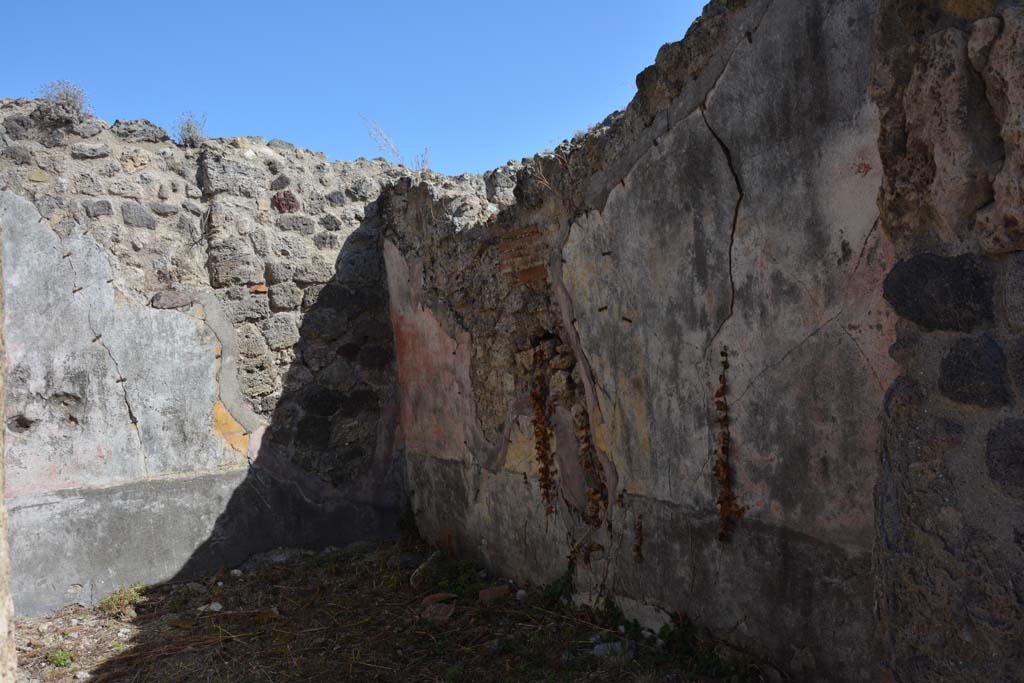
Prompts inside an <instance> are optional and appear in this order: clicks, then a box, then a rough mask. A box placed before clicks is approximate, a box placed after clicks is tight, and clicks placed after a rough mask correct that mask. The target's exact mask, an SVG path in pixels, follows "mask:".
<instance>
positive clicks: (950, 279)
mask: <svg viewBox="0 0 1024 683" xmlns="http://www.w3.org/2000/svg"><path fill="white" fill-rule="evenodd" d="M992 281H993V273H992V267H991V265H990V264H989V262H988V261H987V260H986V259H984V258H982V257H980V256H978V255H976V254H964V255H962V256H956V257H947V256H937V255H935V254H920V255H918V256H914V257H912V258H910V259H907V260H905V261H900V262H899V263H897V264H896V266H895V267H893V269H892V270H891V271H889V274H888V275H887V276H886V278H885V285H884V294H885V300H886V301H888V302H889V304H890V305H891V306H892V307H893V308H894V309H896V312H897V313H899V314H900V315H901V316H902V317H904V318H907V319H909V320H913V321H914V322H915V323H917V324H918V325H920V326H921V327H924V328H926V329H929V330H955V331H958V332H970V331H971V330H972V329H974V327H975V326H976V325H978V324H979V323H981V322H983V321H987V320H991V319H992V290H993V285H992Z"/></svg>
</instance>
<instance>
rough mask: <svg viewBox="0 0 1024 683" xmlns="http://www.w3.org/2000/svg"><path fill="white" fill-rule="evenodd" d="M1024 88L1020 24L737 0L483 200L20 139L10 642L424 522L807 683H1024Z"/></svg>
mask: <svg viewBox="0 0 1024 683" xmlns="http://www.w3.org/2000/svg"><path fill="white" fill-rule="evenodd" d="M1022 74H1024V10H1022V8H1021V7H1020V3H1018V2H995V1H994V0H991V1H990V0H970V1H966V0H965V1H963V2H960V1H958V0H928V1H926V2H920V1H917V0H915V1H914V2H909V1H903V0H829V1H828V2H826V1H825V0H820V1H819V0H812V1H808V0H721V1H716V2H712V3H711V4H709V5H708V7H707V8H706V9H705V11H704V14H703V16H702V17H701V18H700V19H699V20H698V21H697V22H696V23H695V24H694V26H693V27H692V28H691V29H690V31H689V32H688V34H687V36H686V39H685V40H683V41H681V42H678V43H672V44H668V45H665V46H663V47H662V48H661V50H660V51H659V52H658V56H657V60H656V62H655V64H654V65H653V66H651V67H649V68H648V69H646V70H644V71H643V72H642V73H641V74H640V75H639V76H638V78H637V85H638V93H637V95H636V97H635V98H634V100H633V102H631V103H630V105H629V106H628V107H627V108H626V109H625V110H624V111H622V112H617V113H615V114H613V115H612V116H610V117H609V118H608V119H607V120H605V121H604V122H602V123H601V124H600V125H598V126H595V127H594V129H593V130H591V131H589V132H588V133H586V134H585V135H580V136H577V137H576V138H575V139H573V140H572V141H566V142H565V143H564V144H562V145H560V146H559V147H558V148H557V149H556V150H554V151H553V152H548V153H544V154H540V155H537V156H535V157H533V158H531V159H525V160H523V161H522V162H518V163H511V162H510V163H509V164H508V165H506V166H503V167H501V168H499V169H496V170H494V171H492V172H489V173H487V174H484V176H482V177H478V176H470V175H464V176H459V177H445V176H442V175H439V174H436V173H432V172H429V171H424V172H417V173H413V172H411V171H409V170H408V169H405V168H402V167H396V166H392V165H389V164H387V163H385V162H383V161H381V160H375V161H367V160H358V161H355V162H328V161H327V160H326V159H325V158H324V157H323V156H322V155H318V154H314V153H312V152H308V151H306V150H301V149H296V148H294V147H293V146H291V145H288V144H287V143H282V142H280V141H270V142H266V141H264V140H263V139H261V138H232V139H221V140H207V141H205V142H204V143H203V144H202V145H201V146H200V147H198V148H195V149H191V148H183V147H179V146H178V145H175V144H174V143H173V142H171V141H170V140H169V139H168V137H167V134H166V133H165V132H164V131H162V130H160V129H159V128H157V127H155V126H153V125H152V124H150V123H148V122H146V121H118V122H115V123H114V124H113V125H108V124H107V123H105V122H103V121H99V120H98V119H94V118H90V117H76V118H74V119H73V120H69V119H67V118H66V117H65V118H59V117H57V118H55V117H54V114H53V112H52V111H51V110H49V109H48V108H47V106H46V104H45V103H42V102H38V101H30V100H0V228H2V229H3V243H4V269H5V283H4V293H5V298H6V313H5V318H4V322H5V332H6V341H7V349H6V353H5V358H6V363H7V368H8V380H7V386H6V400H7V408H6V413H5V416H4V419H5V422H6V424H7V427H8V429H7V434H6V436H7V445H6V451H5V464H6V470H7V482H6V486H5V495H6V496H7V503H8V506H9V509H10V511H11V544H12V551H11V557H12V559H13V570H12V572H13V574H12V587H13V592H14V600H15V606H16V608H17V609H18V610H20V611H22V612H23V613H26V614H29V613H36V612H40V611H44V610H47V609H50V608H54V607H57V606H59V605H61V604H63V603H65V602H68V601H70V600H82V601H86V602H88V601H95V600H96V599H98V598H99V597H101V596H102V595H103V594H105V593H107V592H110V591H111V590H113V589H114V588H116V587H117V586H118V585H121V584H127V583H132V582H136V581H157V580H162V579H167V578H171V577H186V576H189V575H192V574H195V573H198V572H202V571H205V570H208V569H209V568H211V567H217V566H220V565H222V564H228V565H230V564H232V563H234V562H237V561H240V560H242V559H244V558H245V557H246V556H247V555H249V554H251V553H253V552H257V551H259V550H264V549H267V548H269V547H272V546H275V545H293V546H294V545H299V546H307V547H323V546H325V545H328V544H335V545H337V544H340V543H344V542H348V541H352V540H357V539H361V538H373V537H379V536H383V535H387V534H389V533H393V532H394V530H395V528H396V525H397V520H398V517H399V515H400V514H401V513H402V511H403V510H405V509H407V508H409V507H411V509H412V512H413V513H414V514H415V518H416V523H417V525H418V527H419V529H420V532H421V533H422V534H423V535H424V536H425V537H426V538H427V539H428V540H430V541H432V542H433V543H435V544H437V545H439V546H443V547H445V548H446V549H448V550H451V551H454V552H457V553H460V554H462V555H465V556H469V557H472V558H473V559H475V560H478V561H481V562H483V563H485V564H486V565H488V566H489V567H490V568H492V569H493V570H494V571H496V572H498V573H501V574H504V575H508V576H511V577H513V578H515V579H517V580H520V581H526V582H532V583H535V584H539V583H546V582H550V581H552V580H555V579H556V578H558V577H560V576H562V575H564V574H565V572H567V571H571V572H573V574H574V585H575V586H576V588H577V591H578V596H577V597H579V598H580V599H583V600H586V601H593V602H597V601H599V600H602V599H604V598H613V599H614V600H615V601H616V602H617V603H618V604H619V605H620V606H621V607H622V608H623V610H624V611H625V612H626V614H627V615H630V616H636V617H637V618H640V619H641V620H643V621H645V622H658V621H659V620H664V619H665V618H666V615H667V614H669V613H671V612H677V611H681V612H683V613H685V614H686V615H687V616H688V617H689V618H690V619H692V620H693V621H694V622H696V623H698V624H701V625H702V626H705V627H707V628H709V629H710V630H711V631H712V633H714V634H715V635H716V636H717V637H719V638H721V639H722V640H724V641H726V642H728V643H730V644H731V645H733V646H736V647H738V648H741V649H743V650H746V651H749V652H751V653H752V654H754V655H756V656H757V657H759V658H760V659H762V660H765V661H769V662H771V663H773V664H774V665H775V666H777V667H778V669H779V670H780V671H783V672H786V673H787V674H789V675H791V676H792V677H793V679H794V680H829V681H839V682H845V681H902V682H910V681H914V682H917V681H940V680H957V681H971V682H975V681H977V682H981V681H985V682H988V681H995V680H1014V679H1015V677H1016V676H1018V672H1019V671H1020V670H1022V668H1024V652H1022V651H1021V648H1020V633H1022V632H1024V580H1022V578H1021V577H1024V542H1022V539H1024V457H1022V456H1021V454H1022V453H1024V419H1022V418H1021V417H1020V403H1019V401H1021V400H1022V399H1024V336H1022V335H1024V294H1022V293H1021V292H1024V288H1021V287H1020V283H1021V282H1022V281H1024V256H1022V254H1024V227H1022V226H1024V214H1022V213H1021V212H1022V209H1021V207H1022V206H1024V152H1022V149H1024V133H1022V130H1024V129H1022V125H1021V121H1022V120H1024V119H1022V115H1024V79H1022V77H1021V75H1022ZM40 539H43V540H40ZM110 539H117V540H118V546H117V547H118V550H117V551H116V552H111V550H110Z"/></svg>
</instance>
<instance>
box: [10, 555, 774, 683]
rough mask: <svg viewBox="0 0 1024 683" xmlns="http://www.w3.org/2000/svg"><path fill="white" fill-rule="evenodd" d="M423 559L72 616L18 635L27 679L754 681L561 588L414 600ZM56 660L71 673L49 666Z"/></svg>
mask: <svg viewBox="0 0 1024 683" xmlns="http://www.w3.org/2000/svg"><path fill="white" fill-rule="evenodd" d="M428 552H429V548H425V547H422V546H419V545H416V546H409V545H404V546H403V545H396V544H385V545H377V546H362V547H357V548H352V549H348V550H342V551H337V552H333V553H329V554H308V555H305V556H301V557H298V558H295V559H293V560H292V561H290V562H287V563H285V564H278V565H270V566H265V567H263V568H260V569H254V570H253V571H251V572H246V573H244V574H243V575H242V576H233V575H232V574H230V573H228V572H223V571H222V572H221V573H220V574H218V575H216V576H213V577H210V578H209V579H208V580H206V581H203V582H201V583H200V582H194V583H179V584H174V585H164V586H157V587H153V588H148V589H146V590H145V599H144V600H143V599H141V594H140V595H136V594H135V593H134V592H133V594H132V602H133V604H134V606H135V610H136V611H137V614H136V615H135V616H133V617H126V616H124V614H123V612H122V615H121V617H120V618H113V617H111V616H110V612H109V611H103V610H100V609H93V610H87V609H84V608H68V609H65V610H63V611H61V612H59V613H57V614H55V615H52V616H50V617H47V618H45V619H33V620H27V621H22V622H20V623H19V624H18V634H17V642H18V646H19V650H20V653H19V657H20V663H21V666H22V668H23V675H24V674H27V675H28V676H29V677H30V679H34V680H38V681H40V682H45V683H53V682H57V681H60V682H65V681H66V682H68V683H70V682H71V681H74V680H76V679H75V678H74V676H75V673H76V672H78V671H80V670H85V671H89V672H91V673H92V677H91V679H90V680H91V681H94V682H95V683H101V682H102V683H112V682H115V681H117V682H125V683H128V682H131V683H145V682H156V681H159V682H160V683H179V682H186V681H188V682H193V681H195V682H203V683H241V682H243V681H245V682H246V683H251V682H258V681H267V682H270V681H273V682H274V683H290V682H293V681H294V682H298V681H473V682H474V683H484V682H486V681H648V682H654V681H658V682H673V683H684V682H687V681H748V680H749V681H757V680H762V678H761V676H760V675H759V674H758V673H756V672H757V669H756V668H754V667H750V666H738V665H735V664H729V663H727V662H726V661H724V660H723V659H722V658H721V657H719V653H718V650H717V649H716V646H715V645H713V644H711V643H709V642H706V641H703V640H701V639H699V638H698V637H697V635H696V631H694V630H693V629H676V630H674V631H673V632H672V633H667V632H666V633H663V634H662V635H663V636H665V639H666V641H667V642H666V643H665V644H664V645H658V644H657V643H656V641H655V640H654V639H653V638H650V637H648V638H646V639H645V638H644V636H643V634H642V633H641V632H640V631H639V629H638V627H637V626H636V625H635V624H627V623H625V621H624V620H623V619H622V616H621V614H619V613H617V612H616V611H615V610H614V609H611V610H601V611H594V610H579V609H575V608H571V607H569V606H567V605H566V604H565V602H564V601H560V600H558V596H559V594H560V593H562V592H563V591H562V590H561V589H558V587H555V588H556V589H555V590H548V591H542V590H540V589H536V590H530V591H529V593H528V595H529V597H528V598H527V599H526V600H525V601H522V602H520V601H517V600H516V599H515V598H514V597H513V596H514V592H515V591H514V590H513V591H511V592H510V595H509V596H508V597H507V598H505V599H503V600H501V601H499V602H497V603H494V604H490V605H485V604H483V603H481V601H480V600H479V598H478V595H479V591H480V590H481V589H482V588H485V587H488V586H494V585H499V584H500V583H501V582H500V581H499V580H496V579H493V578H490V577H487V576H486V575H482V574H481V573H480V571H479V570H478V568H476V567H474V566H472V565H468V564H466V563H460V562H456V561H445V562H443V563H442V564H441V567H440V568H439V569H438V570H436V571H435V572H434V573H433V575H432V581H431V585H430V586H429V588H427V589H424V590H421V591H414V590H413V589H412V588H410V585H409V577H410V574H411V573H412V571H413V570H414V569H415V567H416V566H417V564H418V563H419V562H420V561H422V560H423V559H424V558H425V557H426V556H427V553H428ZM441 591H443V592H450V593H453V594H455V595H456V596H457V597H456V598H455V599H454V600H453V604H454V605H455V611H454V614H453V615H452V617H451V619H450V621H448V622H447V623H434V622H431V621H428V620H426V619H425V618H424V607H423V599H424V597H425V596H427V595H430V594H432V593H435V592H441ZM135 598H139V599H135ZM213 602H217V603H220V605H221V606H222V609H221V611H212V610H210V609H209V608H208V606H209V605H210V604H211V603H213ZM204 607H205V609H202V610H201V609H200V608H204ZM619 627H623V630H624V631H625V635H624V636H623V635H621V633H620V629H619ZM627 639H632V640H633V642H636V646H635V648H634V647H627V648H626V649H627V651H628V650H630V649H634V651H635V654H636V658H633V657H628V656H626V657H612V658H599V657H595V656H594V655H593V650H594V642H595V641H598V640H605V641H609V642H624V641H626V640H627ZM65 651H66V652H65ZM55 652H57V653H59V654H60V658H59V661H60V662H65V661H66V658H67V656H70V657H72V658H73V665H70V666H64V667H58V666H55V665H54V664H53V663H52V662H51V659H57V658H56V657H55V656H54V654H53V653H55ZM741 672H742V673H741ZM711 674H719V675H718V676H717V677H715V676H713V675H711ZM763 680H776V679H763Z"/></svg>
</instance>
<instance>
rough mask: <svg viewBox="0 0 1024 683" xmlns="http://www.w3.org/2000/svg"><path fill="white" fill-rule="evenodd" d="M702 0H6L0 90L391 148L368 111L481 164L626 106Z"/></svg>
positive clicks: (406, 149)
mask: <svg viewBox="0 0 1024 683" xmlns="http://www.w3.org/2000/svg"><path fill="white" fill-rule="evenodd" d="M703 4H704V2H703V0H645V1H641V2H636V3H634V2H622V0H617V1H616V2H604V1H603V0H587V1H583V0H566V1H559V0H546V1H541V0H519V1H518V2H514V3H503V2H493V1H488V0H472V1H466V0H433V1H429V0H427V1H420V2H408V1H405V0H399V1H393V2H380V1H379V0H377V1H373V0H367V1H364V2H343V1H339V2H326V1H323V2H302V1H301V0H300V1H297V2H280V1H278V2H273V3H269V2H263V1H262V0H255V1H245V2H243V1H241V0H229V1H218V0H207V1H206V2H200V1H197V0H177V1H175V2H160V1H159V0H155V1H154V0H132V1H131V2H123V1H120V0H118V1H111V0H100V1H98V2H88V1H84V0H75V1H71V2H68V1H64V0H60V1H55V2H45V1H43V0H39V1H35V2H33V1H31V0H30V1H21V2H17V1H13V0H12V2H7V3H4V8H3V12H2V14H3V23H4V26H5V31H4V35H3V40H0V64H3V65H4V68H3V69H2V70H0V97H28V96H33V95H34V94H35V93H36V91H37V89H38V88H39V86H40V85H42V84H43V83H46V82H48V81H52V80H56V79H67V80H70V81H74V82H75V83H77V84H79V85H80V86H82V87H83V88H85V90H86V91H87V92H88V93H89V97H90V100H91V102H92V105H93V109H94V111H95V113H96V115H97V116H99V117H101V118H103V119H106V120H108V121H113V120H114V119H117V118H121V119H130V118H148V119H150V120H152V121H153V122H154V123H157V124H159V125H162V126H165V127H168V128H169V127H170V126H171V124H172V123H173V122H174V120H175V119H176V118H177V117H178V115H179V114H180V113H181V112H183V111H188V110H191V111H195V112H197V113H201V112H205V113H206V114H207V115H208V122H207V126H206V132H207V134H208V135H212V136H227V135H262V136H265V137H266V138H268V139H269V138H275V137H276V138H281V139H284V140H288V141H289V142H293V143H295V144H297V145H300V146H302V147H308V148H310V149H314V150H318V151H323V152H325V153H326V154H327V155H328V157H330V158H331V159H332V160H333V159H352V158H355V157H359V156H367V157H375V156H380V154H379V152H378V151H377V148H376V147H375V145H374V143H373V142H372V141H371V140H370V138H369V137H368V135H367V133H366V128H365V125H364V123H363V121H362V119H361V118H360V114H365V115H366V116H368V117H370V118H371V119H373V120H376V121H377V122H379V124H380V126H381V127H382V128H383V129H384V130H385V131H387V132H388V134H389V135H390V136H391V137H392V138H393V139H394V141H395V143H396V145H397V146H398V147H399V149H400V150H401V151H402V154H403V155H404V156H405V157H406V159H407V161H411V159H412V158H413V157H414V156H415V155H416V154H418V153H420V152H421V151H422V150H423V148H424V147H429V148H430V155H431V166H432V167H433V168H435V169H436V170H439V171H442V172H445V173H460V172H464V171H469V172H481V171H484V170H487V169H489V168H492V167H495V166H498V165H501V164H503V163H505V162H506V161H508V160H509V159H520V158H522V157H524V156H530V155H532V154H534V153H536V152H539V151H541V150H543V149H544V148H550V147H554V146H555V145H557V144H558V143H559V142H560V141H561V140H563V139H565V138H567V137H571V136H572V134H573V133H574V131H575V130H576V129H578V128H585V127H586V126H587V125H589V124H592V123H595V122H597V121H600V120H601V119H603V118H604V117H605V116H606V115H607V114H609V113H611V112H612V111H614V110H616V109H621V108H622V107H624V106H625V105H626V103H628V102H629V100H630V99H631V98H632V96H633V93H634V91H635V80H634V79H635V76H636V74H637V73H638V72H639V71H640V70H641V69H643V68H644V67H645V66H647V65H648V64H651V63H653V61H654V56H655V54H656V53H657V51H658V48H659V47H660V46H661V45H662V43H665V42H669V41H674V40H679V39H680V38H682V37H683V35H684V34H685V33H686V29H687V28H688V27H689V25H690V23H691V22H692V21H693V19H694V18H695V17H696V16H697V15H698V14H699V13H700V10H701V7H702V6H703Z"/></svg>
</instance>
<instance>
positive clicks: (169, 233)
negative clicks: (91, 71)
mask: <svg viewBox="0 0 1024 683" xmlns="http://www.w3.org/2000/svg"><path fill="white" fill-rule="evenodd" d="M0 126H2V127H0V224H2V225H3V228H4V259H5V264H6V268H7V271H8V278H7V282H6V283H5V289H6V292H7V301H8V306H7V311H6V320H7V321H8V325H7V342H8V347H7V360H8V368H9V378H10V379H9V382H8V386H7V412H6V418H5V419H6V425H7V432H8V444H7V450H6V458H5V460H6V465H7V481H6V495H7V500H8V505H9V506H10V511H11V546H12V558H13V563H14V564H13V577H14V578H13V584H14V593H15V599H16V604H17V607H18V610H19V611H20V612H22V613H27V614H31V613H36V612H39V611H42V610H45V609H50V608H53V607H57V606H60V605H62V604H64V603H66V602H68V601H72V600H80V601H84V602H92V601H95V600H97V599H99V598H100V597H102V595H103V594H105V593H106V592H109V591H111V590H114V589H116V588H117V587H118V586H120V585H122V584H126V583H132V582H136V581H154V580H159V579H164V578H169V577H170V576H173V575H175V573H177V572H179V571H180V570H181V569H182V567H185V568H186V570H187V571H198V570H200V569H201V568H202V567H203V566H205V565H210V564H213V565H217V564H219V563H222V562H225V561H228V560H232V559H234V560H240V559H243V558H244V557H245V556H246V555H248V554H249V553H251V552H254V551H256V550H259V549H266V547H272V546H273V545H303V544H307V545H313V546H316V545H324V544H327V543H331V542H336V543H341V542H344V541H346V540H351V539H354V538H362V537H366V536H373V535H378V534H380V533H386V530H388V529H392V528H393V527H394V523H395V520H396V519H397V516H398V514H399V513H400V511H401V508H402V505H403V503H402V499H403V498H402V488H401V478H402V473H401V471H400V469H399V468H397V467H395V466H394V463H393V462H392V447H391V434H392V432H393V429H394V427H393V422H394V411H395V397H394V394H393V351H392V334H391V329H390V325H389V321H388V316H387V295H386V291H385V290H384V287H383V261H382V258H381V252H380V247H379V236H378V226H377V220H376V214H375V204H374V200H375V199H376V196H377V194H379V192H380V188H381V186H382V184H384V183H387V182H390V181H392V180H393V179H395V178H397V177H398V176H399V175H401V173H402V171H401V170H400V169H398V168H396V167H393V166H390V165H388V164H386V163H385V162H383V161H379V160H378V161H365V160H360V161H356V162H352V163H334V164H331V163H328V162H327V160H326V159H325V158H324V157H323V155H320V154H314V153H312V152H308V151H306V150H301V149H297V148H295V147H293V146H292V145H289V144H287V143H283V142H280V141H271V142H270V143H265V142H264V141H263V140H262V139H259V138H233V139H229V140H207V141H206V142H205V143H204V144H203V145H202V146H201V147H199V148H198V149H190V148H185V147H181V146H178V145H175V144H174V143H173V142H171V141H170V139H169V137H168V135H167V133H165V132H164V131H163V130H161V129H159V128H157V127H156V126H153V125H152V124H150V123H148V122H146V121H117V122H115V123H114V124H113V125H108V124H106V123H105V122H103V121H100V120H98V119H95V118H91V117H70V118H69V117H62V116H61V114H60V113H59V112H54V111H53V110H52V108H50V107H48V105H47V103H45V102H38V101H31V100H3V101H0Z"/></svg>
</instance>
